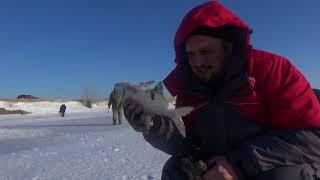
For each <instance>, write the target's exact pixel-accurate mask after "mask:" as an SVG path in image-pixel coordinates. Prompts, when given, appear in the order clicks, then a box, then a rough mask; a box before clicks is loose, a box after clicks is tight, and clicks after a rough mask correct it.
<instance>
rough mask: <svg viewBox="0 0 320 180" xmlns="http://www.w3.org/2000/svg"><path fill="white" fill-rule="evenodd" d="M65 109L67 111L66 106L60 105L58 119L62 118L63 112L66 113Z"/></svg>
mask: <svg viewBox="0 0 320 180" xmlns="http://www.w3.org/2000/svg"><path fill="white" fill-rule="evenodd" d="M66 109H67V106H66V105H65V104H62V105H61V106H60V109H59V115H60V117H64V114H65V112H66Z"/></svg>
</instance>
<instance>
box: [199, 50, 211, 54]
mask: <svg viewBox="0 0 320 180" xmlns="http://www.w3.org/2000/svg"><path fill="white" fill-rule="evenodd" d="M200 53H201V54H202V55H208V54H210V53H211V51H210V50H209V49H204V50H201V51H200Z"/></svg>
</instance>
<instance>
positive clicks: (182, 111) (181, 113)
mask: <svg viewBox="0 0 320 180" xmlns="http://www.w3.org/2000/svg"><path fill="white" fill-rule="evenodd" d="M193 109H194V108H193V107H191V106H185V107H179V108H176V109H174V110H173V114H174V115H175V116H181V117H183V116H186V115H188V114H189V113H191V111H193Z"/></svg>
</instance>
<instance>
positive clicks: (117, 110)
mask: <svg viewBox="0 0 320 180" xmlns="http://www.w3.org/2000/svg"><path fill="white" fill-rule="evenodd" d="M123 96H124V94H123V93H122V92H119V91H115V90H114V89H113V90H112V92H111V93H110V95H109V101H108V108H109V109H110V106H111V105H112V120H113V125H117V123H118V122H119V124H121V123H122V119H123V117H124V115H123V107H122V105H123Z"/></svg>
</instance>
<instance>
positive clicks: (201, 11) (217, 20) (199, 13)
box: [163, 1, 251, 96]
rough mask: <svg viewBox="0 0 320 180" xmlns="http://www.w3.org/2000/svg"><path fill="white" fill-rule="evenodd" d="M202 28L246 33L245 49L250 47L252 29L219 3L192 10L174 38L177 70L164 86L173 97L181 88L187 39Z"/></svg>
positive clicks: (208, 3)
mask: <svg viewBox="0 0 320 180" xmlns="http://www.w3.org/2000/svg"><path fill="white" fill-rule="evenodd" d="M200 27H208V28H219V27H235V28H237V29H240V30H241V31H242V32H244V36H245V37H244V38H245V41H246V44H245V46H246V47H245V49H246V50H247V49H248V48H249V47H250V44H249V37H250V36H249V35H250V33H251V29H250V28H249V27H248V26H247V25H246V24H245V23H244V22H243V21H242V20H241V19H240V18H239V17H238V16H236V15H235V14H234V13H232V12H231V11H230V10H228V9H226V8H225V7H224V6H223V5H222V4H220V3H219V2H217V1H209V2H206V3H204V4H201V5H199V6H197V7H195V8H193V9H191V10H190V11H189V12H188V13H187V14H186V15H185V17H184V18H183V20H182V22H181V24H180V26H179V28H178V30H177V32H176V34H175V38H174V48H175V53H176V56H175V63H176V64H177V65H176V68H175V69H174V70H173V71H172V72H171V73H170V74H169V75H168V76H167V77H166V78H165V79H164V81H163V82H164V84H165V85H166V87H167V89H168V90H169V92H170V93H171V94H172V95H174V96H175V95H177V94H179V91H181V90H182V89H183V88H182V87H181V86H182V85H181V83H179V81H181V78H182V77H181V76H184V75H181V73H180V72H181V71H185V69H186V67H185V65H184V64H185V63H184V61H185V60H184V58H183V56H184V55H183V48H184V43H185V41H186V39H187V38H188V37H189V36H190V35H191V34H192V33H193V32H194V31H196V30H197V29H199V28H200Z"/></svg>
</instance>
